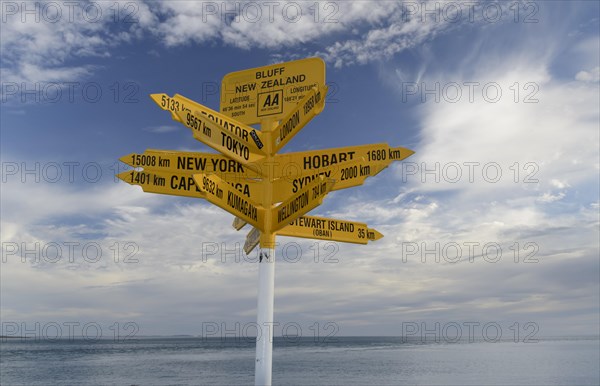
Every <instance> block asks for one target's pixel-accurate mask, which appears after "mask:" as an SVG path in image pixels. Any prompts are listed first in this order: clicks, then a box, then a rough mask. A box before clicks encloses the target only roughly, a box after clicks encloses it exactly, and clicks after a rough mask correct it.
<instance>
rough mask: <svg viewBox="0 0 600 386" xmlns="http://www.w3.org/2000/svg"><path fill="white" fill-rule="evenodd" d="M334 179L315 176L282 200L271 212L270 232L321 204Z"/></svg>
mask: <svg viewBox="0 0 600 386" xmlns="http://www.w3.org/2000/svg"><path fill="white" fill-rule="evenodd" d="M334 183H335V181H334V180H332V179H326V178H325V177H324V176H319V177H318V178H315V179H314V180H313V181H312V182H311V183H309V184H307V185H306V186H305V187H304V188H303V189H301V190H300V191H298V193H296V194H295V195H293V196H292V197H290V198H288V199H287V200H285V201H283V202H282V203H281V204H280V205H279V206H276V207H275V208H274V210H273V211H272V212H271V218H272V220H271V228H270V231H271V232H276V231H278V230H279V229H281V228H283V227H284V226H286V225H287V224H288V223H290V222H291V221H294V220H295V219H297V218H298V217H300V216H302V215H303V214H305V213H308V212H309V211H311V210H312V209H314V208H316V207H317V206H319V205H321V202H323V198H325V196H326V195H327V193H329V192H330V191H331V188H332V187H333V185H334Z"/></svg>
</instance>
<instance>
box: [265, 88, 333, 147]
mask: <svg viewBox="0 0 600 386" xmlns="http://www.w3.org/2000/svg"><path fill="white" fill-rule="evenodd" d="M327 89H328V88H327V86H321V87H320V88H319V89H316V88H313V89H312V90H310V91H309V92H308V93H307V94H306V95H305V96H304V98H302V99H301V100H300V102H299V103H298V105H297V106H296V107H295V108H294V109H293V110H292V111H291V112H290V113H289V114H288V115H287V116H285V117H283V118H282V120H281V123H280V124H279V125H278V126H277V127H276V128H275V131H274V135H273V146H272V149H273V153H277V152H278V151H279V150H281V148H282V147H284V146H285V145H286V144H287V143H288V142H289V141H290V139H292V138H293V137H294V136H295V135H296V134H298V133H299V132H300V130H301V129H302V128H303V127H304V126H306V124H307V123H308V122H310V120H311V119H313V118H314V117H315V116H316V115H317V114H320V113H321V111H323V108H324V107H325V95H327Z"/></svg>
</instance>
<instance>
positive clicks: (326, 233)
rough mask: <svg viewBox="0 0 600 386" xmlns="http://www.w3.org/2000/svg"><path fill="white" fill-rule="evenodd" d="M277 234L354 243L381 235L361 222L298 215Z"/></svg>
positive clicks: (374, 238)
mask: <svg viewBox="0 0 600 386" xmlns="http://www.w3.org/2000/svg"><path fill="white" fill-rule="evenodd" d="M277 235H279V236H292V237H304V238H308V239H319V240H332V241H340V242H343V243H354V244H367V243H368V242H369V241H375V240H379V239H380V238H382V237H383V235H382V234H381V233H379V232H378V231H376V230H375V229H370V228H368V227H367V224H364V223H361V222H354V221H346V220H336V219H333V218H326V217H315V216H302V217H299V218H297V219H295V220H294V221H292V222H291V223H290V224H288V225H286V226H285V227H283V228H282V229H281V230H279V231H277Z"/></svg>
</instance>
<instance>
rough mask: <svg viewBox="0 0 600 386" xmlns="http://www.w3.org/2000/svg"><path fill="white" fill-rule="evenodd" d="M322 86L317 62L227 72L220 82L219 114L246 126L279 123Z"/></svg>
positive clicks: (322, 65) (322, 72) (308, 60)
mask: <svg viewBox="0 0 600 386" xmlns="http://www.w3.org/2000/svg"><path fill="white" fill-rule="evenodd" d="M324 85H325V62H323V60H322V59H320V58H306V59H301V60H295V61H292V62H287V63H278V64H273V65H270V66H264V67H258V68H250V69H247V70H242V71H237V72H231V73H229V74H227V75H225V76H224V77H223V81H222V82H221V112H222V113H223V114H226V115H228V116H230V117H232V118H235V119H236V120H237V121H239V122H244V123H245V124H247V125H252V124H255V123H261V122H263V121H264V120H265V119H267V118H270V119H273V120H279V119H281V118H282V117H283V116H285V115H287V114H288V113H289V112H290V111H291V110H293V109H294V108H296V105H297V104H298V102H299V101H300V100H301V99H302V98H304V96H305V95H306V94H307V93H308V92H310V90H311V89H312V88H313V87H315V86H316V87H321V86H324ZM324 97H325V95H323V98H324Z"/></svg>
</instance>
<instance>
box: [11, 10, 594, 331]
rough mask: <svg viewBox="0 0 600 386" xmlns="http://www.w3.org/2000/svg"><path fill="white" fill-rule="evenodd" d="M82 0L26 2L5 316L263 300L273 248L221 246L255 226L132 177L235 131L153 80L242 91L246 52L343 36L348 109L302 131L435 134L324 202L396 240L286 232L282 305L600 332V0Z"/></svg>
mask: <svg viewBox="0 0 600 386" xmlns="http://www.w3.org/2000/svg"><path fill="white" fill-rule="evenodd" d="M75 3H76V4H75V5H74V6H73V7H74V8H70V6H67V5H66V4H64V3H60V2H50V3H45V2H40V3H38V5H37V8H35V7H34V5H33V3H30V4H29V5H28V6H30V8H28V9H27V10H29V11H31V12H29V13H28V12H25V11H26V10H25V9H23V8H22V7H23V6H22V3H20V2H3V3H2V10H1V11H2V20H1V22H2V24H1V25H0V27H1V31H0V32H1V34H0V38H1V50H0V53H1V64H0V71H1V75H2V82H1V83H2V89H1V95H0V96H1V98H2V103H1V105H0V109H1V117H0V123H1V145H0V146H1V152H2V155H1V157H2V185H1V186H2V190H1V193H2V196H1V209H2V220H1V225H2V229H1V233H0V235H1V239H2V257H3V260H2V263H1V279H2V284H1V294H0V299H1V311H2V321H3V322H16V323H18V324H19V325H21V324H22V323H24V324H25V326H33V325H35V323H40V324H41V325H45V324H48V323H51V322H56V323H59V324H62V323H69V322H77V323H80V324H82V325H83V324H85V323H88V322H95V323H99V324H100V325H101V326H103V327H104V331H105V334H106V331H107V328H108V326H111V325H113V323H115V322H118V323H125V322H129V321H131V322H134V323H136V324H137V325H138V326H139V335H146V334H202V332H203V331H202V323H217V324H218V325H219V326H226V327H227V328H235V327H234V326H235V325H236V323H240V324H241V325H244V324H245V323H251V322H254V321H255V310H256V288H257V280H258V277H257V267H256V264H255V263H253V262H252V261H250V260H251V258H253V256H252V255H251V258H250V259H246V258H245V257H244V256H243V255H242V254H241V252H238V253H237V255H235V256H234V255H222V254H221V253H222V252H223V251H225V250H226V249H228V250H235V248H236V243H239V244H240V245H243V241H244V239H245V235H246V233H247V232H248V230H249V229H248V228H244V229H243V230H242V231H240V232H236V231H235V230H234V229H232V228H231V226H230V224H231V221H232V216H231V215H230V214H228V213H226V212H224V211H222V210H221V209H219V208H216V207H214V206H211V205H210V204H208V203H207V202H205V201H198V200H194V199H191V198H182V197H174V196H162V195H153V194H149V193H143V192H142V191H141V188H138V187H135V186H130V185H127V184H125V183H123V182H121V181H116V180H115V178H114V174H115V171H116V170H119V171H123V170H125V169H126V166H125V165H123V164H119V163H118V162H117V160H118V158H119V157H121V156H123V155H125V154H128V153H131V152H139V153H141V152H143V151H144V150H145V149H147V148H154V149H166V150H187V151H201V152H212V150H210V149H209V148H208V147H206V146H205V145H203V144H202V143H200V142H198V141H196V140H194V139H193V137H192V135H191V133H190V131H189V130H188V129H187V128H185V127H184V126H183V125H180V124H178V123H177V122H175V121H173V120H171V118H170V116H169V114H168V113H166V112H164V111H162V110H160V109H159V108H158V107H157V106H156V105H155V104H154V103H153V102H152V100H151V99H150V98H149V97H148V94H151V93H163V92H164V93H167V94H169V95H173V94H175V93H179V94H182V95H185V96H187V97H189V98H192V99H194V100H196V101H197V102H200V103H202V104H205V105H207V106H208V107H210V108H213V109H216V110H218V108H219V97H218V94H217V93H216V92H214V90H215V87H218V86H219V84H220V81H221V78H222V77H223V76H224V75H225V74H227V73H229V72H233V71H239V70H242V69H246V68H252V67H258V66H263V65H268V64H272V63H276V62H281V61H288V60H294V59H299V58H304V57H310V56H319V57H321V58H323V59H324V60H325V62H326V64H327V75H326V77H327V83H328V84H329V86H330V93H329V95H328V99H327V100H326V106H325V109H324V111H323V112H322V113H321V114H320V115H319V116H317V117H316V118H315V119H314V120H313V121H312V122H311V123H310V124H309V125H307V126H306V127H305V128H304V129H303V130H302V132H301V133H299V134H298V135H297V136H296V137H295V138H294V139H293V140H292V141H291V142H290V143H289V144H288V145H286V147H285V148H284V149H283V152H289V151H303V150H314V149H320V148H330V147H341V146H351V145H361V144H367V143H380V142H387V143H389V144H390V145H392V146H404V147H408V148H410V149H412V150H414V151H415V152H416V154H415V155H413V156H412V157H410V158H409V159H407V160H406V161H405V162H402V163H396V164H393V165H391V166H390V167H389V168H387V169H386V170H384V171H383V172H382V173H381V174H379V175H378V176H376V177H374V178H370V179H368V180H367V182H366V184H365V185H364V186H362V187H358V188H353V189H350V190H344V191H338V192H333V193H331V194H330V195H329V196H328V197H327V198H326V199H325V201H324V203H323V205H322V206H320V207H319V208H317V209H316V210H314V211H313V212H311V214H315V215H316V214H318V215H323V216H330V217H335V218H340V219H348V220H354V221H361V222H366V223H367V224H369V226H370V227H372V228H375V229H377V230H379V231H380V232H382V233H383V234H384V235H385V237H384V238H383V239H381V240H379V241H377V242H376V243H371V244H369V245H367V246H357V245H347V244H341V243H338V244H336V243H333V244H332V243H327V242H323V241H320V242H316V241H311V240H302V239H293V238H283V237H281V238H279V239H278V241H279V242H280V243H281V246H280V247H279V249H278V253H279V256H281V258H279V259H278V261H277V266H276V287H275V288H276V292H275V295H276V297H275V320H276V321H278V322H280V323H281V324H282V325H283V324H284V323H286V322H294V323H298V324H299V325H300V326H301V327H302V328H303V331H304V335H307V334H313V332H314V331H313V330H309V328H310V326H314V324H315V323H318V325H319V326H320V331H321V333H322V334H326V333H327V331H324V329H323V326H324V325H325V324H326V323H328V322H332V323H335V325H336V326H337V327H338V330H337V331H336V334H338V335H399V334H401V333H402V331H403V323H404V325H405V323H408V322H410V323H413V322H415V323H418V324H419V325H421V323H424V326H426V327H427V328H434V327H433V326H435V323H441V325H442V326H444V325H448V323H454V322H456V323H459V325H460V324H461V323H465V322H466V323H468V322H475V323H480V324H481V325H484V324H485V323H490V322H492V323H498V325H499V326H501V328H502V332H503V334H504V337H509V338H510V337H512V334H513V330H510V326H513V325H514V323H519V326H521V327H519V328H520V332H521V333H525V334H526V333H527V332H531V330H528V331H526V330H525V329H524V328H523V325H524V324H526V323H529V322H531V323H534V324H535V326H537V327H538V329H539V332H536V333H537V335H538V336H542V335H573V334H597V333H598V332H599V331H598V325H599V322H600V320H599V295H598V294H599V292H600V288H599V281H600V271H599V264H598V254H599V240H598V210H599V191H598V189H599V180H598V172H599V148H600V145H599V130H598V128H599V109H598V106H599V105H600V99H599V87H598V83H599V77H600V48H599V47H600V38H599V19H600V14H599V5H598V3H597V2H587V1H586V2H583V1H582V2H561V1H548V2H541V1H523V2H517V1H514V2H502V3H488V2H476V3H474V5H472V6H471V5H469V4H470V3H467V2H425V3H423V2H404V3H401V2H385V1H384V2H366V1H363V2H335V1H334V2H321V3H314V2H274V5H272V6H273V7H274V8H272V12H273V13H272V18H271V17H269V6H268V5H266V3H262V2H250V3H249V2H238V3H229V6H230V7H231V8H228V9H229V11H228V10H225V9H222V8H219V7H220V6H221V4H222V3H215V2H205V3H201V2H192V1H184V2H177V1H174V2H168V3H166V2H165V3H162V2H143V1H139V2H137V1H135V2H134V1H129V2H127V1H123V2H120V3H118V5H119V12H118V13H115V11H116V6H115V2H114V1H111V2H84V1H81V2H75ZM235 4H237V7H238V8H237V10H236V8H235ZM315 4H316V5H317V8H318V13H315ZM215 7H216V8H215ZM231 9H233V12H234V13H236V12H237V16H236V19H234V16H235V15H232V14H231V13H230V12H231ZM258 9H260V10H261V14H256V12H257V10H258ZM459 9H460V12H461V13H457V12H458V10H459ZM98 10H101V16H100V15H98V14H97V13H95V12H97V11H98ZM297 10H301V16H299V17H295V15H296V12H297ZM431 10H433V11H432V12H429V13H428V12H426V11H431ZM71 11H72V12H73V13H72V15H71V16H72V17H70V14H69V12H71ZM128 15H130V16H128ZM326 16H328V17H326ZM36 17H37V18H38V19H39V20H36ZM27 90H29V92H26V91H27ZM31 90H33V91H31ZM71 90H72V91H71ZM428 90H429V91H428ZM98 91H99V92H101V94H97V92H98ZM71 96H72V99H71ZM26 170H30V171H31V170H33V171H32V172H29V173H28V172H27V171H26ZM428 171H429V172H428ZM457 173H458V174H457ZM36 243H37V244H36ZM36 245H38V246H39V247H36ZM57 245H58V246H59V247H60V250H61V252H62V254H61V255H60V256H58V255H57V252H56V251H57V247H56V246H57ZM69 245H73V248H74V249H73V252H74V258H73V259H72V261H69V260H70V259H69V255H68V252H69ZM456 246H459V247H460V250H461V255H462V259H461V260H460V261H459V262H453V261H454V260H453V256H454V255H452V254H453V253H456V251H457V248H456ZM470 246H471V247H472V248H473V253H472V257H473V258H472V259H469V257H470V256H469V248H470ZM484 246H486V248H487V249H486V251H487V252H485V253H484V251H483V247H484ZM36 248H37V249H36ZM86 248H87V249H86ZM127 248H132V249H127ZM215 248H216V252H215V253H213V251H215ZM26 249H28V250H30V251H31V250H33V252H29V254H26V252H27V251H26ZM115 249H117V250H119V251H120V254H121V255H120V259H119V261H118V262H116V261H115V259H114V251H115ZM84 250H85V251H86V252H87V253H88V254H87V255H86V256H87V259H84V258H83V257H82V254H83V253H84ZM96 250H101V252H102V256H101V257H99V258H98V259H97V260H98V261H95V260H96V259H94V256H95V252H94V251H96ZM238 250H239V249H238ZM298 251H300V252H298ZM316 251H318V252H319V258H318V259H315V253H316ZM498 251H500V252H501V253H502V255H501V256H499V255H496V253H497V252H498ZM516 251H518V253H517V252H516ZM129 252H131V253H132V254H133V257H132V258H131V259H130V262H129V263H125V262H123V256H124V255H126V254H127V253H129ZM286 252H287V253H288V255H289V256H287V255H286V256H287V258H286V257H284V256H283V254H284V253H286ZM296 253H301V256H300V257H299V259H298V260H299V261H297V262H292V261H293V260H295V258H294V256H296ZM329 253H332V254H333V256H329V258H328V262H324V261H323V258H324V257H325V256H328V254H329ZM90 256H91V257H90ZM290 256H291V257H290ZM494 256H499V257H494ZM526 256H529V257H528V258H527V262H524V260H525V259H526V258H525V257H526ZM236 259H237V260H238V261H236ZM36 260H37V261H36ZM51 260H57V261H55V262H53V261H51ZM132 260H135V261H132ZM316 260H318V261H316ZM515 260H517V261H515ZM309 331H310V332H309ZM465 331H466V330H465ZM329 332H331V331H329ZM111 333H112V332H111ZM275 336H277V331H276V334H275ZM311 336H312V335H311Z"/></svg>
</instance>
